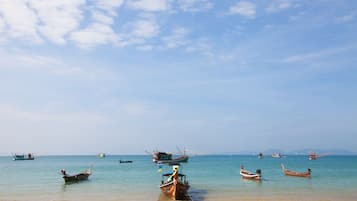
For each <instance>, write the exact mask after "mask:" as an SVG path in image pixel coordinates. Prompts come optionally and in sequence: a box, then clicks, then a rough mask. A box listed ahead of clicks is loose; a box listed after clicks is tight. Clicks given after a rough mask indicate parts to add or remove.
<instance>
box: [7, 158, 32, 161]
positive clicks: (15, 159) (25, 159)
mask: <svg viewBox="0 0 357 201" xmlns="http://www.w3.org/2000/svg"><path fill="white" fill-rule="evenodd" d="M12 160H14V161H32V160H35V158H13V159H12Z"/></svg>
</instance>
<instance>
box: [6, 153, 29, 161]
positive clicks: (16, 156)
mask: <svg viewBox="0 0 357 201" xmlns="http://www.w3.org/2000/svg"><path fill="white" fill-rule="evenodd" d="M12 160H14V161H23V160H35V157H34V156H33V154H31V153H29V154H27V155H26V156H25V154H14V155H13V156H12Z"/></svg>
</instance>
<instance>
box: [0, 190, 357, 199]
mask: <svg viewBox="0 0 357 201" xmlns="http://www.w3.org/2000/svg"><path fill="white" fill-rule="evenodd" d="M189 195H190V196H191V197H192V201H335V200H338V201H355V200H357V194H355V193H353V192H348V193H347V192H340V191H336V192H325V191H324V192H320V191H316V192H305V193H302V192H291V191H289V192H257V193H253V192H249V193H239V192H206V191H205V190H201V191H193V192H190V193H189ZM0 200H1V201H104V200H105V201H143V200H145V201H170V199H169V198H168V197H166V196H165V195H163V194H162V193H160V192H159V191H158V192H156V193H152V194H151V195H143V194H132V195H123V194H120V193H113V194H108V193H103V192H98V194H95V193H94V194H93V193H90V194H89V195H85V194H83V195H65V194H64V193H57V194H55V195H30V194H26V195H25V194H23V195H21V196H19V195H16V196H6V197H2V196H0Z"/></svg>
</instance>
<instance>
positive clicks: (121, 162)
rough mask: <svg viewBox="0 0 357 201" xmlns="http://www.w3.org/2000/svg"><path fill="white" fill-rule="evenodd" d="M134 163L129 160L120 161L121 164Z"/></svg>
mask: <svg viewBox="0 0 357 201" xmlns="http://www.w3.org/2000/svg"><path fill="white" fill-rule="evenodd" d="M132 162H133V161H129V160H127V161H125V160H119V163H132Z"/></svg>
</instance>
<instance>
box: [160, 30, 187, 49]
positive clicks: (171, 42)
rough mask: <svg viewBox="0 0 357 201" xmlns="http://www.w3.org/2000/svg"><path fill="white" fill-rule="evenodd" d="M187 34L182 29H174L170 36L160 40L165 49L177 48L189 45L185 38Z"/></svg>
mask: <svg viewBox="0 0 357 201" xmlns="http://www.w3.org/2000/svg"><path fill="white" fill-rule="evenodd" d="M188 33H189V31H188V30H187V29H185V28H183V27H180V28H175V29H174V30H173V31H172V33H171V35H169V36H165V37H163V38H162V40H163V42H164V44H165V46H166V47H167V48H177V47H180V46H184V45H186V44H188V43H189V41H188V39H187V38H186V37H187V35H188Z"/></svg>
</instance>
